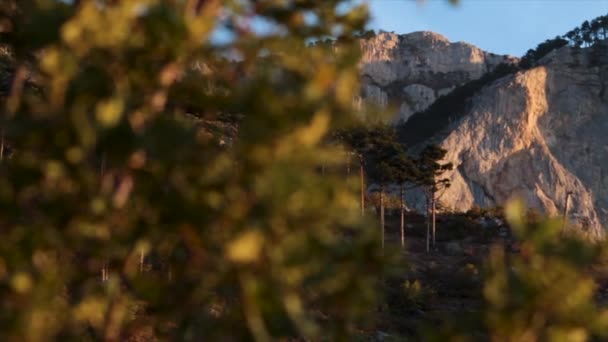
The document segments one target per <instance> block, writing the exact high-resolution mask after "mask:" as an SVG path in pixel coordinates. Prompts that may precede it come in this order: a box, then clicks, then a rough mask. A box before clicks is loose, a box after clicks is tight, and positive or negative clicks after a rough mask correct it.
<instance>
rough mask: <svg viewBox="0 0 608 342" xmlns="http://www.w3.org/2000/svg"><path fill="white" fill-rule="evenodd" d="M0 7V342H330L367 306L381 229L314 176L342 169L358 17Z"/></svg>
mask: <svg viewBox="0 0 608 342" xmlns="http://www.w3.org/2000/svg"><path fill="white" fill-rule="evenodd" d="M345 5H347V6H345ZM0 6H1V8H0V16H2V18H1V20H0V22H1V23H2V30H1V35H0V37H1V39H2V41H1V43H2V44H3V46H4V47H6V49H7V51H8V53H7V58H8V60H9V64H10V67H9V68H4V67H3V70H4V69H7V70H8V73H9V75H8V76H7V79H8V82H7V84H6V86H5V89H4V91H3V92H2V93H4V94H5V95H6V96H4V97H3V98H2V103H1V105H2V107H1V109H2V133H3V135H2V140H3V144H6V146H7V147H6V148H7V154H6V155H5V156H4V158H3V160H2V163H1V166H0V231H1V233H2V239H1V240H0V306H1V308H2V309H1V310H0V338H1V339H2V340H30V341H48V340H52V339H58V340H83V339H85V340H86V339H93V340H122V339H126V338H129V337H130V336H138V334H140V335H141V336H148V335H149V336H154V337H156V338H159V339H171V340H192V341H199V340H201V339H209V340H223V341H229V340H249V339H255V340H259V341H264V340H270V339H275V338H279V337H290V336H291V337H293V336H303V337H307V338H315V337H317V338H318V337H319V336H323V337H325V338H328V339H339V338H346V337H347V336H348V335H349V334H351V333H352V332H353V331H354V330H353V326H354V324H355V323H357V322H358V319H359V318H361V317H362V315H364V314H367V313H369V312H371V311H372V310H373V306H372V305H371V304H373V303H374V297H375V296H374V292H373V289H374V284H375V282H376V274H377V270H379V267H378V265H379V263H380V253H379V250H378V247H379V240H378V237H377V230H375V229H371V230H370V229H367V230H363V229H361V228H362V227H363V226H364V224H367V225H369V224H370V223H369V222H364V221H363V219H361V217H360V215H359V211H358V205H357V203H358V202H357V196H356V191H357V190H358V188H357V187H355V186H351V185H349V182H344V181H343V176H342V175H331V174H329V175H325V176H323V177H322V176H321V175H320V174H319V173H318V172H317V168H316V167H317V166H318V165H320V164H321V163H322V162H329V163H334V164H338V163H341V162H342V160H343V158H341V157H340V158H339V157H338V156H341V155H342V154H339V153H342V152H341V151H338V148H336V147H326V146H324V145H323V144H321V141H322V139H323V138H324V136H325V135H326V134H327V132H328V130H329V129H330V128H331V127H335V126H336V125H339V124H341V122H345V121H347V120H348V118H349V117H350V115H351V114H352V113H353V112H354V109H353V107H352V102H353V101H352V99H353V98H354V96H355V95H356V93H357V92H358V74H357V68H356V64H357V61H358V43H357V41H356V40H354V39H351V38H348V37H353V36H354V34H355V33H356V32H359V31H361V30H362V29H363V28H364V24H365V23H366V20H367V18H368V13H367V10H366V8H365V6H358V5H352V4H348V2H347V1H341V0H335V1H334V0H327V1H309V0H298V1H251V2H250V1H237V0H234V1H219V0H207V1H200V0H199V1H192V0H188V1H186V0H127V1H109V0H108V1H59V0H27V1H17V2H7V1H3V2H2V5H0ZM256 23H264V24H267V26H269V27H270V28H271V29H269V30H268V31H267V32H259V31H258V25H257V24H256ZM327 36H341V37H344V38H343V39H341V44H340V46H339V48H333V47H331V46H311V47H307V43H308V42H309V41H310V40H319V39H322V38H324V37H327ZM3 78H4V76H3ZM9 151H10V153H8V152H9ZM9 155H10V157H9ZM355 183H356V182H355ZM142 256H145V258H146V260H149V259H150V258H152V256H155V258H156V259H158V260H160V261H159V262H158V265H156V266H154V267H153V268H154V270H153V272H152V271H150V272H141V271H140V267H141V266H140V265H139V264H140V262H141V260H143V259H142ZM146 267H148V266H146ZM102 272H104V273H105V272H107V276H105V275H104V276H103V278H104V279H107V280H105V281H103V282H102V281H101V280H102V275H101V273H102Z"/></svg>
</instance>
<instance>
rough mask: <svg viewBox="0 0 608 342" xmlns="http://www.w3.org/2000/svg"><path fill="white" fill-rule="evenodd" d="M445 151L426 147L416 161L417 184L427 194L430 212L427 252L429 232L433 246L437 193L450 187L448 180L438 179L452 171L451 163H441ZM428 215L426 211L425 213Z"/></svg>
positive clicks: (427, 239)
mask: <svg viewBox="0 0 608 342" xmlns="http://www.w3.org/2000/svg"><path fill="white" fill-rule="evenodd" d="M446 153H447V151H446V150H445V149H442V148H441V147H439V146H437V145H429V146H427V147H426V148H425V149H424V150H423V151H422V152H421V153H420V156H419V157H418V159H417V160H416V164H417V170H418V179H417V182H418V184H420V185H422V186H423V187H424V189H425V192H426V194H427V199H428V201H427V203H428V207H429V210H430V212H431V215H430V218H429V220H428V221H427V234H426V249H427V252H428V251H429V250H430V246H429V245H430V241H431V232H432V244H433V247H434V246H435V231H436V229H435V226H436V222H435V221H436V220H435V214H436V213H435V211H436V210H435V209H436V201H437V192H439V191H441V190H443V189H446V188H448V187H449V186H450V180H449V179H448V178H440V177H441V175H442V174H443V173H444V172H446V171H449V170H452V168H453V164H452V163H443V164H442V163H441V160H443V158H444V157H445V155H446ZM427 213H428V211H427Z"/></svg>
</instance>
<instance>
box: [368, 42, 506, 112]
mask: <svg viewBox="0 0 608 342" xmlns="http://www.w3.org/2000/svg"><path fill="white" fill-rule="evenodd" d="M361 50H362V53H363V56H362V60H361V63H360V69H361V75H362V79H363V87H362V91H361V93H362V97H363V99H364V100H367V101H370V102H373V103H375V104H377V105H380V106H381V107H386V106H388V105H391V106H394V107H395V108H397V109H398V114H397V115H396V117H395V121H405V120H407V119H408V118H409V117H410V116H411V115H412V114H413V113H415V112H418V111H421V110H424V109H426V108H427V107H428V106H429V105H431V104H432V103H433V102H434V101H435V99H436V98H437V97H439V96H441V95H444V94H446V93H448V92H449V91H450V90H452V89H453V88H454V87H455V86H458V85H461V84H463V83H466V82H468V81H470V80H473V79H477V78H479V77H481V76H482V75H483V74H485V73H486V72H488V71H491V70H492V69H493V68H495V67H496V66H497V65H499V64H500V63H504V62H514V61H516V59H515V58H514V57H510V56H500V55H495V54H492V53H488V52H485V51H483V50H481V49H479V48H477V47H475V46H473V45H470V44H467V43H462V42H458V43H451V42H450V41H449V40H448V39H447V38H445V37H444V36H441V35H439V34H437V33H433V32H414V33H410V34H404V35H397V34H394V33H388V32H381V33H379V34H377V35H376V36H375V37H373V38H370V39H363V40H361Z"/></svg>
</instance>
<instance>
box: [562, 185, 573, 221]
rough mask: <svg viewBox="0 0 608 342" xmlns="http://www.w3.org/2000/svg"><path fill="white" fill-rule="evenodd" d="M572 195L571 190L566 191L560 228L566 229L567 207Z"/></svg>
mask: <svg viewBox="0 0 608 342" xmlns="http://www.w3.org/2000/svg"><path fill="white" fill-rule="evenodd" d="M571 195H572V192H571V191H568V192H567V193H566V200H565V201H564V214H563V218H562V230H564V229H566V224H567V223H568V209H569V208H568V207H569V206H570V196H571Z"/></svg>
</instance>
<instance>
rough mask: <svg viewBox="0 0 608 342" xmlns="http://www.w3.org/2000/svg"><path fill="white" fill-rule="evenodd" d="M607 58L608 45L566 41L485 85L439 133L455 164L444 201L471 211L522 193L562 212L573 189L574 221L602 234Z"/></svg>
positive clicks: (606, 196) (607, 215)
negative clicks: (527, 66) (530, 63)
mask: <svg viewBox="0 0 608 342" xmlns="http://www.w3.org/2000/svg"><path fill="white" fill-rule="evenodd" d="M602 51H603V52H602ZM606 59H608V48H606V46H599V45H598V46H597V47H596V48H595V49H584V50H580V49H571V48H568V47H564V48H562V49H560V50H557V51H554V52H553V53H551V54H549V55H548V56H546V57H545V58H544V59H542V60H541V61H540V65H539V66H537V67H535V68H533V69H530V70H526V71H521V72H519V73H517V74H516V75H512V76H508V77H505V78H502V79H500V80H498V81H496V82H494V83H493V84H492V85H490V86H489V87H486V88H484V89H483V90H482V91H481V92H480V93H479V94H478V95H477V96H475V97H474V98H473V100H472V104H471V107H470V110H469V111H468V113H467V115H466V116H465V117H464V118H463V119H461V120H460V121H459V122H457V123H455V124H454V125H453V126H452V127H451V129H450V131H449V132H448V133H446V134H445V135H444V136H443V137H441V138H440V139H439V140H438V142H439V143H440V144H441V145H442V147H443V148H445V149H447V150H448V154H447V156H446V160H448V161H451V162H453V163H454V165H455V168H454V170H453V171H452V172H451V173H450V174H448V177H449V178H450V179H451V181H452V186H451V187H450V188H449V189H447V190H446V191H445V193H444V194H443V195H442V197H441V199H440V200H441V202H442V203H443V204H444V205H445V206H447V207H449V208H452V209H454V210H458V211H464V210H467V209H469V208H471V207H472V206H473V205H480V206H492V205H500V204H503V203H504V202H505V201H507V200H508V199H509V198H511V197H513V196H516V195H518V196H521V197H523V198H525V199H526V200H527V202H528V205H530V206H532V207H535V208H538V209H540V210H542V211H543V212H545V213H548V214H561V213H562V211H563V210H564V207H565V201H566V194H567V193H568V192H570V193H571V194H572V195H571V200H570V205H569V210H568V217H569V219H570V223H571V224H572V225H573V226H578V227H580V228H581V229H582V230H583V231H585V232H586V233H587V234H588V235H590V236H591V237H600V236H602V235H603V234H604V233H603V229H602V227H608V134H607V132H608V91H606V89H607V87H608V60H606Z"/></svg>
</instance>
